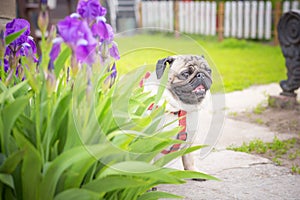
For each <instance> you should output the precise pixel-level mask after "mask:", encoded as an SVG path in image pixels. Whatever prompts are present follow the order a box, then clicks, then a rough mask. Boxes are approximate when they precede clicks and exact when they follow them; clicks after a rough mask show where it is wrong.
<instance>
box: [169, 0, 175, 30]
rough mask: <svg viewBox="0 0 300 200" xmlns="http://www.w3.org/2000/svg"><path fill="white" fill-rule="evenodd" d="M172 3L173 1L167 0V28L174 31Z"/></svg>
mask: <svg viewBox="0 0 300 200" xmlns="http://www.w3.org/2000/svg"><path fill="white" fill-rule="evenodd" d="M173 7H174V4H173V1H168V10H169V20H168V21H169V27H168V29H169V30H171V31H174V9H173Z"/></svg>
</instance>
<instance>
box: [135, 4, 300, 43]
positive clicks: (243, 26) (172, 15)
mask: <svg viewBox="0 0 300 200" xmlns="http://www.w3.org/2000/svg"><path fill="white" fill-rule="evenodd" d="M291 9H299V1H284V2H278V3H277V4H276V6H275V7H272V3H271V2H270V1H226V2H219V3H216V2H214V1H189V2H186V1H176V2H173V1H143V2H141V3H140V16H141V19H140V22H139V26H140V27H153V28H156V29H157V28H159V29H160V30H161V31H180V32H184V33H191V34H201V35H217V34H218V35H219V38H220V40H222V38H223V37H234V38H246V39H248V38H251V39H264V40H270V39H271V38H272V33H273V35H274V36H276V33H275V32H276V30H275V29H276V28H275V29H274V27H276V24H277V22H278V20H279V17H280V15H281V14H282V13H284V12H286V11H289V10H291ZM272 23H273V24H274V26H272ZM272 27H273V29H272ZM272 30H275V32H274V31H272Z"/></svg>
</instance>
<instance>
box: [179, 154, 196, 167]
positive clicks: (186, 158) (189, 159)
mask: <svg viewBox="0 0 300 200" xmlns="http://www.w3.org/2000/svg"><path fill="white" fill-rule="evenodd" d="M182 164H183V168H184V170H192V171H198V170H197V168H196V167H195V163H194V156H193V155H192V154H191V153H189V154H185V155H183V156H182Z"/></svg>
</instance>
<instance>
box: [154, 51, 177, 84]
mask: <svg viewBox="0 0 300 200" xmlns="http://www.w3.org/2000/svg"><path fill="white" fill-rule="evenodd" d="M174 60H175V58H173V57H171V56H169V57H167V58H163V59H160V60H158V61H157V63H156V77H157V79H160V78H161V77H162V75H163V74H164V71H165V69H166V67H167V63H169V64H170V65H171V64H172V62H173V61H174Z"/></svg>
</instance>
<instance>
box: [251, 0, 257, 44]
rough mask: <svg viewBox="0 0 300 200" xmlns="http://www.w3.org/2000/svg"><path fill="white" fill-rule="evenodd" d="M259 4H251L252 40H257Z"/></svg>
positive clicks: (253, 2)
mask: <svg viewBox="0 0 300 200" xmlns="http://www.w3.org/2000/svg"><path fill="white" fill-rule="evenodd" d="M256 14H257V2H256V1H252V2H251V38H253V39H254V38H256V19H257V18H256Z"/></svg>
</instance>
